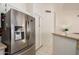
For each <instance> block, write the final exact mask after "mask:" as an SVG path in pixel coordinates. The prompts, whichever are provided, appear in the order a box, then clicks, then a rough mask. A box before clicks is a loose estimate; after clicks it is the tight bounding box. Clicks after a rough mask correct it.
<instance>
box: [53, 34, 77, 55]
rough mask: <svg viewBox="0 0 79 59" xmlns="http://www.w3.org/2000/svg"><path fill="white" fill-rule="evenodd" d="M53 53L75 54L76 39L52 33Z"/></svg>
mask: <svg viewBox="0 0 79 59" xmlns="http://www.w3.org/2000/svg"><path fill="white" fill-rule="evenodd" d="M53 43H54V44H53V48H54V49H53V54H54V55H76V54H77V40H74V39H71V38H67V37H63V36H56V35H54V40H53Z"/></svg>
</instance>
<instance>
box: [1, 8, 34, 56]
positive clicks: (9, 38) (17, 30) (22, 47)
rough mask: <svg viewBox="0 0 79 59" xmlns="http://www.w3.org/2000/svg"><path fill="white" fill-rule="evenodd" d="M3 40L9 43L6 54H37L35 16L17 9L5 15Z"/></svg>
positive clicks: (6, 43)
mask: <svg viewBox="0 0 79 59" xmlns="http://www.w3.org/2000/svg"><path fill="white" fill-rule="evenodd" d="M4 24H5V26H4V29H5V32H4V34H3V35H2V40H1V41H2V42H3V43H4V44H5V45H7V48H6V50H5V52H6V54H25V55H27V54H29V55H30V54H35V18H34V17H32V16H30V15H28V14H25V13H23V12H20V11H18V10H15V9H10V10H9V11H8V12H7V13H6V17H5V23H4Z"/></svg>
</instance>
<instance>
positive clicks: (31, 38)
mask: <svg viewBox="0 0 79 59" xmlns="http://www.w3.org/2000/svg"><path fill="white" fill-rule="evenodd" d="M27 19H28V20H27V21H26V23H27V25H26V26H27V32H26V37H27V39H28V40H27V44H28V45H33V44H35V19H34V18H33V17H31V16H28V17H27Z"/></svg>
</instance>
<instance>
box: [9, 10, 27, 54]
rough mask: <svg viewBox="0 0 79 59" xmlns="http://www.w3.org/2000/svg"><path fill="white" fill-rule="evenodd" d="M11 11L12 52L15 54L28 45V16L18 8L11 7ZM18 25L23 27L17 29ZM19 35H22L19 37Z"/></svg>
mask: <svg viewBox="0 0 79 59" xmlns="http://www.w3.org/2000/svg"><path fill="white" fill-rule="evenodd" d="M10 12H11V54H13V53H15V52H17V51H19V50H21V49H23V48H25V47H27V40H26V34H25V20H26V19H27V18H26V15H25V14H23V13H21V12H19V11H17V10H13V9H11V10H10ZM16 26H18V27H20V26H21V28H18V30H15V27H16ZM22 32H23V33H22ZM18 36H20V37H19V38H18ZM22 37H24V38H22ZM16 38H17V39H16Z"/></svg>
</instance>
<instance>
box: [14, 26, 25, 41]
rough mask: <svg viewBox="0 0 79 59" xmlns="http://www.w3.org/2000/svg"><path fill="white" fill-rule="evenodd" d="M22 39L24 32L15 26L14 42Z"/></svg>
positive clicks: (20, 27) (21, 28)
mask: <svg viewBox="0 0 79 59" xmlns="http://www.w3.org/2000/svg"><path fill="white" fill-rule="evenodd" d="M22 39H24V30H23V27H22V26H15V40H22Z"/></svg>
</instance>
